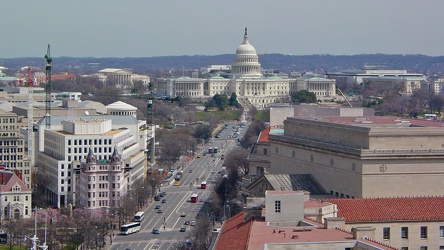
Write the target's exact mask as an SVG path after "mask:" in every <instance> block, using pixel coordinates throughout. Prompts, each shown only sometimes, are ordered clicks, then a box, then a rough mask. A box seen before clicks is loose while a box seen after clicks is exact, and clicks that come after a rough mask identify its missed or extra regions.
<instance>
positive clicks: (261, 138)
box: [258, 128, 270, 142]
mask: <svg viewBox="0 0 444 250" xmlns="http://www.w3.org/2000/svg"><path fill="white" fill-rule="evenodd" d="M269 133H270V128H266V129H264V130H262V132H261V133H260V134H259V139H258V142H268V134H269Z"/></svg>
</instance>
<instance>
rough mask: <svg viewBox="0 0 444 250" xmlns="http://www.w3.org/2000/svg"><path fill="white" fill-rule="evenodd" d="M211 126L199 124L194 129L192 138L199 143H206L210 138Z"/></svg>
mask: <svg viewBox="0 0 444 250" xmlns="http://www.w3.org/2000/svg"><path fill="white" fill-rule="evenodd" d="M211 130H212V126H210V125H206V124H199V125H197V126H196V127H194V130H193V132H192V133H193V136H194V138H196V139H197V141H198V142H199V143H200V142H202V141H204V142H208V141H209V140H210V138H211Z"/></svg>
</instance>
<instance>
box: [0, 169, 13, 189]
mask: <svg viewBox="0 0 444 250" xmlns="http://www.w3.org/2000/svg"><path fill="white" fill-rule="evenodd" d="M12 176H13V173H12V172H5V171H1V172H0V185H2V186H3V185H6V184H8V182H9V180H10V179H11V178H12Z"/></svg>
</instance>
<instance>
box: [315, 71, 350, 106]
mask: <svg viewBox="0 0 444 250" xmlns="http://www.w3.org/2000/svg"><path fill="white" fill-rule="evenodd" d="M321 69H322V71H324V73H325V75H326V76H327V78H328V79H331V77H330V75H329V74H328V73H327V71H326V70H325V69H324V68H323V67H321ZM336 89H337V90H338V91H339V93H340V94H341V95H342V97H344V99H345V101H346V102H347V103H348V105H349V106H350V108H353V105H351V103H350V102H349V101H348V99H347V97H346V96H345V95H344V93H342V91H341V89H340V88H339V87H337V86H336Z"/></svg>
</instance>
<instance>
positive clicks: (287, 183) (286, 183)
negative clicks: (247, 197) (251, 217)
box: [247, 174, 327, 195]
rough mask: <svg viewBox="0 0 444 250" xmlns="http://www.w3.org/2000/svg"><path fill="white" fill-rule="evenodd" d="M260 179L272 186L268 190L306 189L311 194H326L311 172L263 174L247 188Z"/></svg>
mask: <svg viewBox="0 0 444 250" xmlns="http://www.w3.org/2000/svg"><path fill="white" fill-rule="evenodd" d="M262 181H266V182H267V183H268V184H269V185H270V186H271V187H272V189H270V190H275V191H280V192H282V191H283V192H291V191H308V192H310V194H311V195H325V194H327V193H326V191H325V190H324V188H323V187H322V186H321V185H320V184H319V183H318V182H317V181H316V180H315V179H314V178H313V176H312V175H311V174H264V175H262V176H261V177H259V178H257V179H256V180H255V181H253V182H252V183H251V184H250V185H248V187H247V189H250V188H253V187H254V186H255V185H257V184H259V183H261V182H262ZM267 192H270V191H267Z"/></svg>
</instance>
